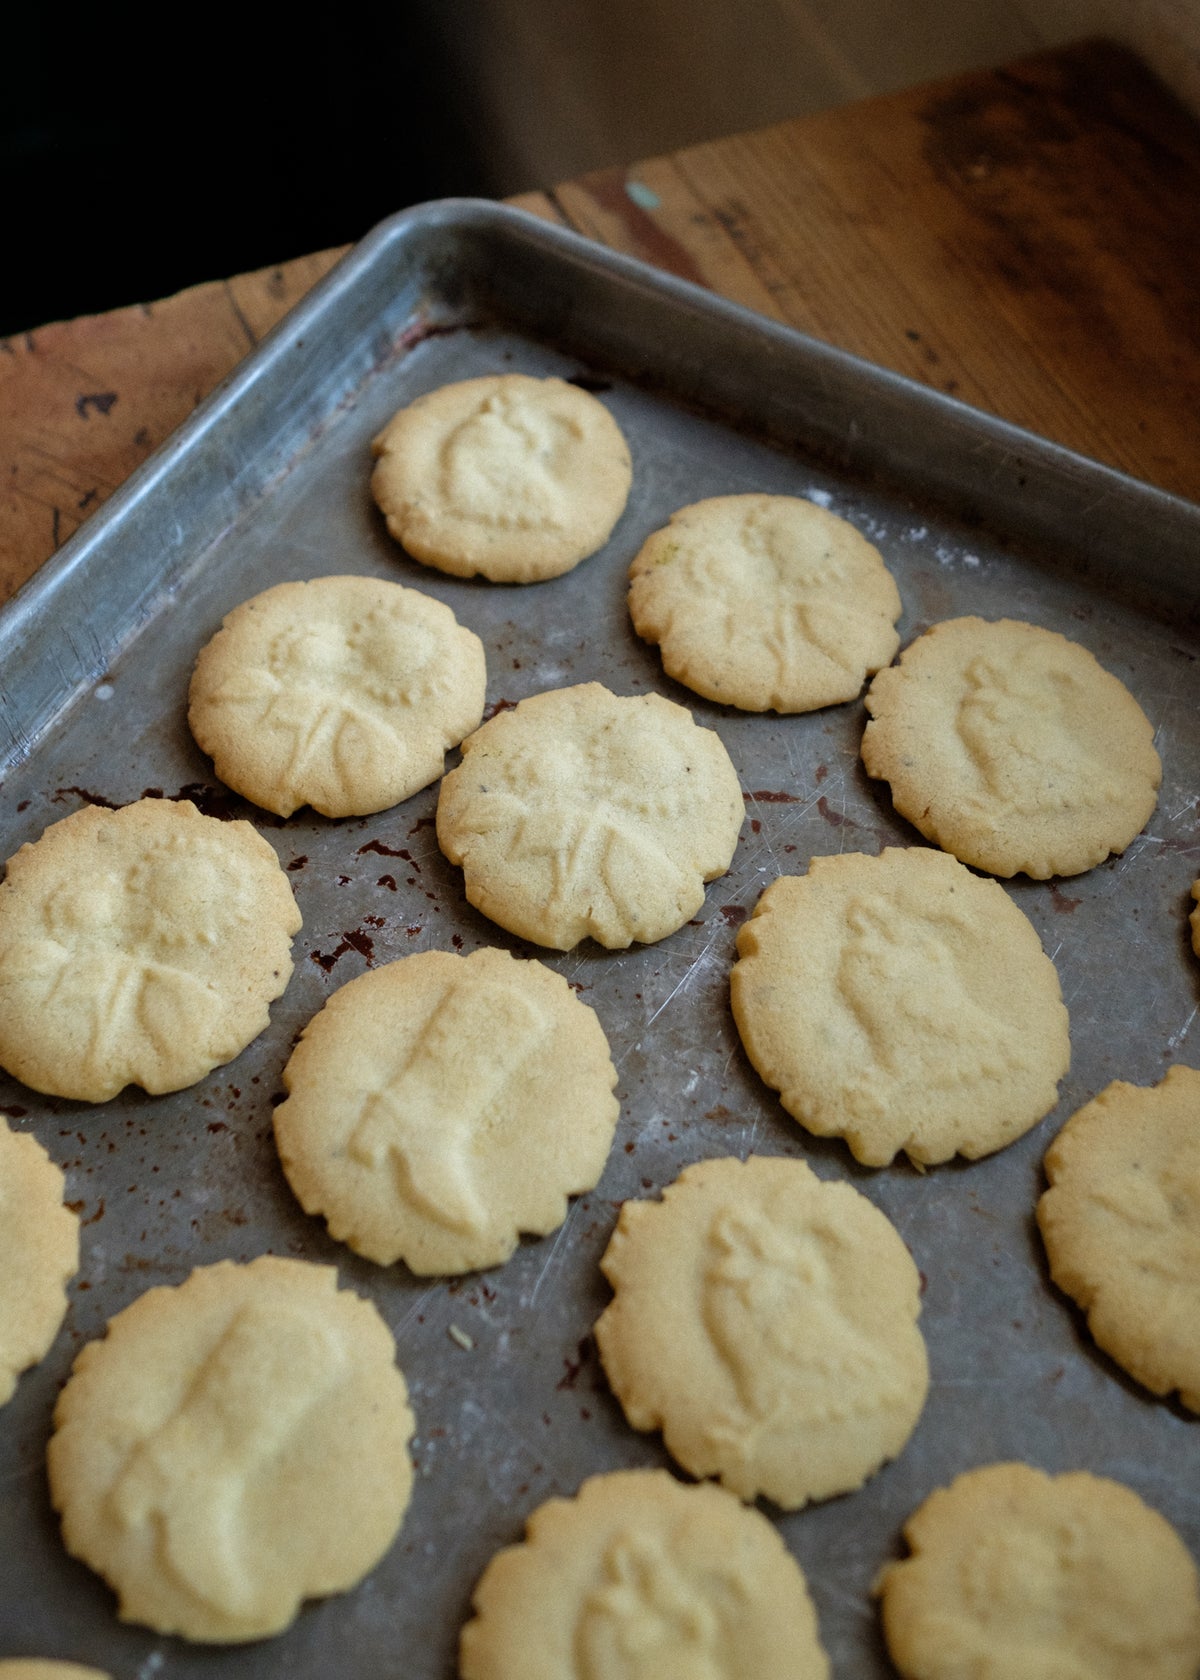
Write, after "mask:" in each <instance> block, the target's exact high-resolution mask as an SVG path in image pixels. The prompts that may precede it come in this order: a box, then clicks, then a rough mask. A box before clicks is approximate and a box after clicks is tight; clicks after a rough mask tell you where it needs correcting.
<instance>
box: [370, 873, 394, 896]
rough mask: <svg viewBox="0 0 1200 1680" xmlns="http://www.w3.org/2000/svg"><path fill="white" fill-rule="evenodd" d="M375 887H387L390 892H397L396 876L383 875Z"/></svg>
mask: <svg viewBox="0 0 1200 1680" xmlns="http://www.w3.org/2000/svg"><path fill="white" fill-rule="evenodd" d="M375 885H376V886H377V887H386V888H387V890H388V891H389V892H395V891H396V890H397V889H396V877H395V876H394V875H381V876H380V877H379V879H378V881H376V883H375Z"/></svg>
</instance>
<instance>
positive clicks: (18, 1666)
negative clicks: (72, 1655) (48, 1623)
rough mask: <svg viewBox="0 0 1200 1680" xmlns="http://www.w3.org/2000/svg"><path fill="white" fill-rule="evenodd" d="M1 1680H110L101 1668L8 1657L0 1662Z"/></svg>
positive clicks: (37, 1658)
mask: <svg viewBox="0 0 1200 1680" xmlns="http://www.w3.org/2000/svg"><path fill="white" fill-rule="evenodd" d="M0 1680H109V1676H108V1675H107V1674H105V1673H104V1671H103V1670H102V1669H99V1668H84V1667H82V1665H81V1664H79V1663H73V1662H57V1661H55V1660H54V1659H53V1658H52V1657H7V1658H5V1659H3V1660H0Z"/></svg>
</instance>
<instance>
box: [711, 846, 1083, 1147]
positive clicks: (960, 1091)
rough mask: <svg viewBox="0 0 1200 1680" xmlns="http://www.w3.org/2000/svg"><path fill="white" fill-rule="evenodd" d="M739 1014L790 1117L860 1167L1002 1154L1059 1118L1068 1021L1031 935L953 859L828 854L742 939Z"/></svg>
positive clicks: (1005, 900)
mask: <svg viewBox="0 0 1200 1680" xmlns="http://www.w3.org/2000/svg"><path fill="white" fill-rule="evenodd" d="M737 946H738V957H739V960H738V962H737V963H735V965H734V968H733V973H732V976H731V982H730V986H731V994H732V1001H733V1015H734V1020H735V1021H736V1022H737V1028H738V1032H739V1033H740V1034H741V1039H742V1043H743V1044H744V1045H745V1047H746V1054H747V1055H748V1056H749V1058H750V1060H751V1062H753V1064H754V1066H755V1068H756V1069H757V1071H758V1073H759V1074H760V1075H761V1077H762V1078H763V1079H764V1080H765V1081H766V1083H767V1084H768V1085H770V1086H771V1087H772V1089H774V1090H776V1091H778V1092H779V1097H780V1101H781V1102H782V1103H783V1106H784V1107H785V1108H786V1109H787V1111H788V1113H789V1114H790V1115H792V1117H793V1118H794V1119H796V1120H798V1121H799V1122H800V1124H801V1125H802V1126H804V1127H805V1128H806V1129H807V1130H808V1131H810V1132H814V1133H816V1135H817V1136H818V1137H844V1138H845V1139H846V1142H847V1143H848V1144H849V1146H850V1149H851V1151H852V1152H853V1154H854V1155H855V1156H856V1157H857V1159H858V1160H860V1161H862V1162H864V1163H865V1165H867V1166H871V1167H882V1166H886V1165H887V1163H888V1162H889V1161H890V1160H891V1159H892V1158H893V1156H894V1155H896V1153H897V1152H898V1151H900V1150H903V1151H904V1153H905V1154H907V1155H908V1157H909V1159H910V1160H912V1161H919V1162H922V1163H924V1164H931V1163H933V1162H937V1161H946V1160H949V1159H950V1157H951V1156H952V1155H956V1154H958V1155H965V1156H967V1157H968V1158H969V1159H971V1160H974V1159H976V1158H977V1157H978V1156H980V1155H988V1154H991V1152H992V1151H993V1150H996V1149H1002V1148H1003V1147H1004V1145H1005V1144H1006V1143H1011V1142H1012V1141H1013V1139H1014V1138H1017V1137H1020V1136H1021V1134H1022V1133H1023V1132H1026V1131H1028V1130H1029V1128H1030V1127H1031V1126H1032V1125H1034V1124H1035V1123H1036V1122H1037V1121H1038V1120H1040V1119H1041V1118H1042V1116H1043V1115H1044V1114H1046V1113H1047V1112H1048V1111H1049V1110H1050V1109H1051V1108H1053V1106H1054V1104H1055V1102H1056V1100H1057V1095H1058V1081H1059V1080H1060V1079H1061V1078H1062V1076H1063V1074H1064V1073H1065V1072H1066V1071H1067V1067H1068V1065H1069V1063H1070V1042H1069V1038H1068V1032H1067V1012H1066V1009H1065V1008H1064V1007H1063V1002H1062V993H1061V991H1060V988H1059V983H1058V975H1057V973H1056V972H1055V968H1054V964H1053V963H1052V962H1051V961H1050V959H1049V957H1047V956H1046V954H1045V952H1044V951H1043V950H1042V946H1041V942H1040V940H1039V939H1038V936H1037V934H1036V932H1035V931H1034V929H1033V925H1032V924H1031V922H1030V921H1029V919H1028V917H1027V916H1025V915H1024V914H1023V913H1022V912H1021V911H1020V910H1019V909H1018V908H1017V906H1016V905H1015V904H1014V903H1013V901H1012V899H1011V898H1009V896H1008V894H1007V893H1006V892H1005V890H1004V888H1003V887H1002V886H1000V884H999V883H998V882H996V881H985V880H981V879H980V878H979V877H978V876H977V875H972V874H971V872H970V870H969V869H964V867H963V866H962V864H960V863H956V862H955V860H954V859H953V858H951V857H947V856H946V855H945V853H944V852H935V851H933V850H931V849H930V848H929V847H927V846H912V847H908V848H903V847H892V848H889V849H888V850H886V851H884V852H883V853H881V854H880V856H878V857H869V856H867V855H865V854H863V853H855V852H844V853H842V854H840V855H838V856H834V857H815V858H813V859H812V861H811V863H810V864H809V866H808V873H807V874H806V875H783V876H780V877H779V879H778V880H776V881H774V882H772V884H771V885H770V886H769V887H768V888H767V890H766V891H765V892H764V893H763V895H762V897H761V898H760V899H759V901H758V904H757V906H756V907H755V910H754V914H753V916H752V917H751V918H750V920H749V921H747V922H745V923H744V924H743V926H742V928H741V929H740V931H739V933H738V942H737Z"/></svg>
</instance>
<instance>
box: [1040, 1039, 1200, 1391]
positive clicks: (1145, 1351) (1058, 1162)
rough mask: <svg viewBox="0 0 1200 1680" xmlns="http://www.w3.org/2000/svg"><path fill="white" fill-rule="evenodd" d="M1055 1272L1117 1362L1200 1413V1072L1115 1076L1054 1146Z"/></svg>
mask: <svg viewBox="0 0 1200 1680" xmlns="http://www.w3.org/2000/svg"><path fill="white" fill-rule="evenodd" d="M1045 1167H1046V1177H1047V1178H1048V1179H1049V1181H1050V1189H1049V1190H1047V1191H1046V1193H1045V1194H1044V1195H1043V1196H1042V1198H1041V1200H1040V1201H1039V1202H1038V1208H1037V1218H1038V1225H1039V1226H1040V1228H1041V1232H1042V1238H1043V1240H1044V1242H1045V1244H1046V1253H1047V1255H1048V1257H1049V1260H1050V1275H1051V1277H1052V1278H1053V1279H1054V1281H1055V1283H1056V1284H1057V1285H1058V1286H1059V1288H1060V1289H1062V1290H1064V1291H1065V1292H1066V1294H1068V1295H1070V1296H1071V1298H1072V1300H1074V1301H1075V1302H1076V1303H1077V1304H1078V1305H1079V1306H1080V1307H1082V1308H1083V1310H1084V1312H1086V1313H1087V1320H1088V1329H1089V1330H1090V1331H1091V1333H1092V1335H1093V1336H1094V1337H1095V1339H1096V1341H1097V1343H1098V1344H1099V1345H1100V1346H1101V1347H1102V1348H1103V1349H1104V1351H1105V1352H1106V1353H1108V1354H1111V1355H1112V1357H1113V1358H1114V1359H1115V1360H1116V1362H1117V1364H1118V1365H1120V1366H1122V1367H1123V1368H1124V1369H1125V1370H1126V1371H1128V1372H1129V1374H1130V1376H1132V1377H1136V1378H1137V1380H1138V1382H1140V1383H1144V1384H1145V1385H1146V1387H1147V1388H1149V1389H1151V1390H1153V1392H1154V1393H1155V1394H1170V1393H1172V1392H1173V1391H1174V1390H1175V1389H1178V1390H1179V1397H1180V1399H1181V1400H1182V1401H1183V1403H1184V1405H1185V1406H1187V1407H1189V1408H1190V1409H1191V1410H1192V1411H1193V1412H1200V1072H1197V1071H1196V1069H1195V1068H1190V1067H1178V1066H1177V1067H1173V1068H1171V1069H1170V1071H1169V1072H1168V1073H1167V1074H1166V1076H1165V1077H1164V1078H1163V1079H1162V1081H1161V1082H1160V1083H1159V1084H1157V1085H1155V1086H1153V1087H1150V1088H1147V1087H1145V1086H1139V1085H1126V1084H1124V1083H1122V1082H1121V1081H1120V1080H1117V1081H1114V1083H1113V1084H1111V1085H1109V1086H1108V1087H1107V1088H1106V1089H1105V1090H1103V1091H1101V1093H1100V1095H1099V1096H1098V1097H1096V1098H1095V1099H1094V1100H1093V1101H1092V1102H1090V1103H1085V1104H1084V1106H1083V1107H1082V1108H1081V1109H1079V1111H1078V1112H1077V1113H1075V1114H1073V1115H1072V1116H1071V1118H1070V1119H1069V1120H1068V1121H1067V1123H1066V1125H1065V1126H1064V1127H1063V1129H1062V1131H1061V1132H1059V1134H1058V1136H1057V1137H1056V1138H1055V1140H1054V1142H1053V1143H1052V1144H1051V1145H1050V1148H1049V1149H1048V1150H1047V1152H1046V1160H1045Z"/></svg>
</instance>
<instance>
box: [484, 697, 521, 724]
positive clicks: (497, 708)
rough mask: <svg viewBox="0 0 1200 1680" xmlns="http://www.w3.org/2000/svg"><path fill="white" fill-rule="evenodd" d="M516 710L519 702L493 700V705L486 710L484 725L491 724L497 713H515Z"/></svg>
mask: <svg viewBox="0 0 1200 1680" xmlns="http://www.w3.org/2000/svg"><path fill="white" fill-rule="evenodd" d="M516 709H517V702H516V701H515V700H493V701H492V703H491V705H490V706H487V707H485V709H484V713H483V721H484V723H490V722H491V720H492V718H494V717H495V716H496V714H497V712H515V711H516Z"/></svg>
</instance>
